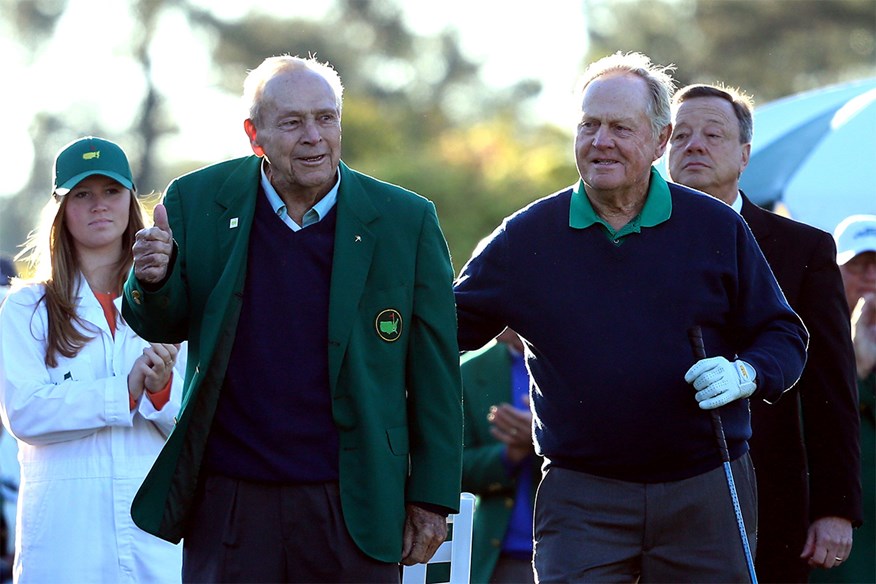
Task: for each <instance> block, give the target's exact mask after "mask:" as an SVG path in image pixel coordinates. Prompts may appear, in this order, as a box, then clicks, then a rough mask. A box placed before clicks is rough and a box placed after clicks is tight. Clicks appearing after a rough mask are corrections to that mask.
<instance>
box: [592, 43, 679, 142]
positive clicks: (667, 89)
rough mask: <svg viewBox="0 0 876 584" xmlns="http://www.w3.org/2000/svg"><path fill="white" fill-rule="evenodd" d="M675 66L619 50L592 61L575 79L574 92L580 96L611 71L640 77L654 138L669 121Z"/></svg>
mask: <svg viewBox="0 0 876 584" xmlns="http://www.w3.org/2000/svg"><path fill="white" fill-rule="evenodd" d="M674 69H675V65H666V66H665V67H661V66H658V65H655V64H654V63H652V62H651V59H650V58H649V57H648V56H647V55H643V54H642V53H621V52H620V51H618V52H617V53H615V54H613V55H609V56H608V57H603V58H601V59H599V60H598V61H595V62H593V63H591V64H590V65H589V66H588V67H587V69H585V70H584V74H583V75H582V76H581V78H580V79H579V81H578V90H577V95H579V96H581V95H583V93H584V90H585V89H587V86H588V85H589V84H590V82H591V81H593V80H595V79H597V78H599V77H602V76H604V75H608V74H611V73H632V74H633V75H637V76H639V77H641V78H642V79H643V80H644V81H645V83H646V84H647V85H648V93H649V95H650V97H651V99H649V100H648V104H647V106H646V112H647V113H648V118H649V119H650V120H651V132H652V133H653V135H654V137H655V138H656V137H658V136H659V135H660V131H661V130H662V129H663V128H665V127H666V126H668V125H669V124H670V123H672V111H671V109H670V107H669V98H670V96H671V95H672V92H673V91H674V90H675V80H674V79H673V78H672V76H671V75H670V73H671V72H672V71H673V70H674Z"/></svg>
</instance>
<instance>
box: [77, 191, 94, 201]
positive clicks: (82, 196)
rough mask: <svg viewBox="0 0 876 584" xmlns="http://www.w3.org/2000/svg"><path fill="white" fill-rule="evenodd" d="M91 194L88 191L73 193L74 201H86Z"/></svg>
mask: <svg viewBox="0 0 876 584" xmlns="http://www.w3.org/2000/svg"><path fill="white" fill-rule="evenodd" d="M89 194H91V193H89V192H88V191H75V192H74V193H73V198H74V199H87V198H88V195H89Z"/></svg>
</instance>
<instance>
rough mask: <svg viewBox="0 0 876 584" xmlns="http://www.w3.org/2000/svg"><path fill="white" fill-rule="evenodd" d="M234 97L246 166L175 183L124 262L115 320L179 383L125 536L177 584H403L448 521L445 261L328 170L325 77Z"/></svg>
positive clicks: (450, 428)
mask: <svg viewBox="0 0 876 584" xmlns="http://www.w3.org/2000/svg"><path fill="white" fill-rule="evenodd" d="M244 95H245V97H246V98H247V100H248V103H249V104H250V111H249V117H248V118H247V119H246V120H245V122H244V129H245V131H246V134H247V136H248V137H249V141H250V145H251V147H252V149H253V152H254V153H255V156H249V157H244V158H239V159H236V160H229V161H225V162H220V163H218V164H215V165H212V166H208V167H206V168H204V169H201V170H198V171H196V172H193V173H191V174H188V175H185V176H182V177H180V178H178V179H175V180H174V181H172V182H171V184H170V185H169V187H168V189H167V191H166V196H165V199H164V204H163V205H158V206H157V207H156V210H155V226H154V227H151V228H148V229H145V230H143V231H141V232H140V233H138V234H137V241H136V243H135V245H134V269H133V272H132V274H131V276H130V278H129V280H128V282H127V284H126V286H125V298H124V316H125V318H126V319H127V320H128V322H129V323H130V324H131V326H132V327H134V329H136V330H137V331H138V332H139V333H140V334H141V335H142V336H143V337H145V338H148V339H155V340H157V339H174V341H172V342H179V341H182V340H186V339H187V340H188V341H189V367H188V370H187V372H186V380H185V383H186V386H185V399H184V403H183V409H182V411H181V412H180V415H179V421H178V423H177V424H176V427H175V428H174V430H173V432H172V433H171V435H170V436H169V437H168V441H167V444H166V445H165V448H164V449H163V450H162V452H161V454H160V455H159V457H158V460H157V461H156V463H155V465H154V466H153V468H152V470H151V472H150V473H149V475H148V476H147V477H146V479H145V481H144V484H143V486H142V487H141V489H140V491H139V493H138V495H137V497H136V499H135V500H134V503H133V507H132V515H133V517H134V520H135V522H136V523H137V524H138V525H139V526H140V527H141V528H143V529H145V530H146V531H148V532H150V533H154V534H156V535H158V536H159V537H162V538H164V539H167V540H170V541H179V540H180V538H183V539H184V552H185V554H184V563H183V579H184V580H185V581H195V582H217V581H222V582H225V581H260V582H284V581H296V582H353V581H356V582H365V581H367V582H398V579H399V570H398V563H399V562H401V563H403V564H406V565H409V564H414V563H418V562H425V561H426V560H428V559H429V558H430V557H431V556H432V554H433V553H434V552H435V550H436V549H437V547H438V545H440V544H441V542H442V541H443V539H444V536H445V535H446V529H447V527H446V515H447V514H448V513H449V512H456V511H457V509H458V507H459V492H460V477H461V469H462V404H461V391H462V389H461V380H460V374H459V350H458V348H457V342H456V315H455V306H454V299H453V293H452V289H451V282H452V279H453V270H452V267H451V265H450V257H449V254H448V250H447V245H446V243H445V241H444V237H443V235H442V233H441V230H440V228H439V226H438V220H437V217H436V214H435V208H434V205H433V204H432V203H431V202H429V201H428V200H426V199H424V198H423V197H420V196H417V195H415V194H414V193H411V192H409V191H406V190H404V189H402V188H400V187H397V186H394V185H390V184H387V183H384V182H381V181H378V180H376V179H373V178H371V177H368V176H366V175H364V174H361V173H358V172H356V171H354V170H352V169H350V168H348V167H347V166H346V165H345V164H344V163H343V162H341V160H340V146H341V97H342V86H341V81H340V78H339V76H338V75H337V73H336V72H335V71H334V69H332V68H331V67H330V66H329V65H328V64H323V63H319V62H317V61H315V60H313V59H300V58H297V57H289V56H283V57H272V58H269V59H266V60H265V61H264V62H263V63H262V64H261V65H260V66H259V67H258V68H256V69H254V70H253V71H252V72H250V74H249V75H248V77H247V79H246V82H245V84H244ZM169 342H170V341H169Z"/></svg>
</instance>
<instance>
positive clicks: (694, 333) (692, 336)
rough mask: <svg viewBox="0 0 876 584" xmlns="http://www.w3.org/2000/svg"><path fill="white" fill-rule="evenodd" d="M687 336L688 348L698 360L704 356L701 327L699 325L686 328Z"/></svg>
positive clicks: (704, 349) (704, 348)
mask: <svg viewBox="0 0 876 584" xmlns="http://www.w3.org/2000/svg"><path fill="white" fill-rule="evenodd" d="M687 338H688V339H689V340H690V348H691V350H692V351H693V356H694V359H696V360H697V361H699V360H700V359H705V358H706V346H705V345H704V344H703V329H701V328H700V327H699V325H696V326H692V327H690V328H689V329H687Z"/></svg>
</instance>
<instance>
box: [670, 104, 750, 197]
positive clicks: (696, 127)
mask: <svg viewBox="0 0 876 584" xmlns="http://www.w3.org/2000/svg"><path fill="white" fill-rule="evenodd" d="M673 113H674V119H673V129H672V137H671V138H670V139H669V148H668V151H669V175H670V177H671V178H672V180H673V181H675V182H677V183H681V184H683V185H687V186H689V187H693V188H695V189H699V190H701V191H704V192H707V193H709V194H710V195H712V196H714V197H717V198H719V199H721V200H722V201H724V202H726V203H731V202H733V200H735V199H736V196H737V193H738V192H739V175H740V174H742V171H743V170H744V169H745V167H746V166H747V165H748V156H749V153H750V151H751V145H750V144H741V143H740V142H739V120H738V119H737V118H736V114H735V113H734V112H733V105H732V104H731V103H730V102H729V101H727V100H726V99H721V98H720V97H694V98H691V99H688V100H687V101H684V102H682V103H681V104H680V105H679V106H678V107H677V108H676V109H675V111H674V112H673Z"/></svg>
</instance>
